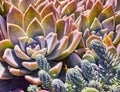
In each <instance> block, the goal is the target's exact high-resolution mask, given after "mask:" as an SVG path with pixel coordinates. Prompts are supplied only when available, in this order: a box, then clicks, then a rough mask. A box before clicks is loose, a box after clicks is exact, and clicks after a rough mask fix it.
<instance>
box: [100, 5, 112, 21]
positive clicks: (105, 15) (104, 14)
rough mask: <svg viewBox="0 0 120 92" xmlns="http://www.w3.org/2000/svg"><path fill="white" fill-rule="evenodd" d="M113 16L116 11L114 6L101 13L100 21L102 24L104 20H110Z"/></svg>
mask: <svg viewBox="0 0 120 92" xmlns="http://www.w3.org/2000/svg"><path fill="white" fill-rule="evenodd" d="M112 16H114V9H113V6H112V5H110V6H108V7H107V8H105V9H104V10H103V11H102V12H101V13H100V15H99V16H98V19H99V20H100V22H102V21H103V20H105V19H107V18H110V17H112Z"/></svg>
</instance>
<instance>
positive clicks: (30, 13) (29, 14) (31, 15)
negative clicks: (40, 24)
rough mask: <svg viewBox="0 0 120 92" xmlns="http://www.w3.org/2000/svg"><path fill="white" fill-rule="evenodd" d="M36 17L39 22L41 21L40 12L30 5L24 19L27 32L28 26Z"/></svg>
mask: <svg viewBox="0 0 120 92" xmlns="http://www.w3.org/2000/svg"><path fill="white" fill-rule="evenodd" d="M35 17H36V18H37V19H38V20H40V15H39V13H38V11H37V10H36V9H35V8H34V7H33V6H32V5H29V7H28V8H27V10H26V11H25V13H24V18H23V25H24V29H25V30H26V29H27V27H28V25H29V24H30V22H31V21H32V20H33V19H34V18H35Z"/></svg>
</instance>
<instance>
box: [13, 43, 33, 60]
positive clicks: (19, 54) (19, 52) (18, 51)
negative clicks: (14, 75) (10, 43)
mask: <svg viewBox="0 0 120 92" xmlns="http://www.w3.org/2000/svg"><path fill="white" fill-rule="evenodd" d="M14 51H15V54H16V56H17V57H18V58H20V59H23V60H31V58H30V57H29V56H27V54H25V52H23V51H22V50H21V49H20V47H19V46H18V45H15V48H14Z"/></svg>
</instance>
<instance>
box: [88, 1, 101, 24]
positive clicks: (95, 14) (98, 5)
mask: <svg viewBox="0 0 120 92" xmlns="http://www.w3.org/2000/svg"><path fill="white" fill-rule="evenodd" d="M102 10H103V5H102V3H101V2H100V1H97V2H96V3H95V4H94V6H93V7H92V9H91V11H90V14H89V16H88V19H89V24H90V25H91V24H92V22H93V20H94V18H95V17H98V15H99V14H100V13H101V11H102Z"/></svg>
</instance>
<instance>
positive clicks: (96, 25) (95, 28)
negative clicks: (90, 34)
mask: <svg viewBox="0 0 120 92" xmlns="http://www.w3.org/2000/svg"><path fill="white" fill-rule="evenodd" d="M90 29H91V30H92V31H98V30H100V29H102V25H101V23H100V21H99V20H98V19H97V18H95V19H94V21H93V23H92V24H91V26H90Z"/></svg>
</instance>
